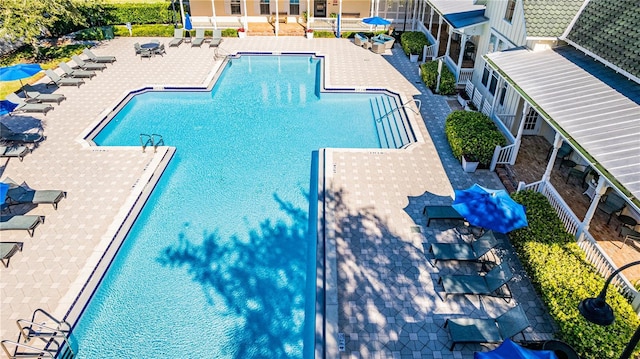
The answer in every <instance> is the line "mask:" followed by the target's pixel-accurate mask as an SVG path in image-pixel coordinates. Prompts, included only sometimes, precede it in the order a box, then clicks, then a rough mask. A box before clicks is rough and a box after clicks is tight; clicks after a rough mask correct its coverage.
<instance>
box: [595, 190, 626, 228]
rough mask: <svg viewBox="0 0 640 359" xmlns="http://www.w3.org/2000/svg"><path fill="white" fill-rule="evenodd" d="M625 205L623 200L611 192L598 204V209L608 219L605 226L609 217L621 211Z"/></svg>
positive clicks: (609, 220) (608, 220)
mask: <svg viewBox="0 0 640 359" xmlns="http://www.w3.org/2000/svg"><path fill="white" fill-rule="evenodd" d="M626 204H627V203H626V202H625V200H624V198H622V197H620V196H618V195H617V194H615V193H613V192H612V193H609V194H608V195H607V196H606V197H605V199H604V201H602V202H600V203H599V204H598V209H599V210H601V211H602V212H604V213H606V214H608V215H609V219H607V224H609V222H611V216H612V215H613V214H614V213H618V212H620V211H622V210H623V209H624V206H625V205H626Z"/></svg>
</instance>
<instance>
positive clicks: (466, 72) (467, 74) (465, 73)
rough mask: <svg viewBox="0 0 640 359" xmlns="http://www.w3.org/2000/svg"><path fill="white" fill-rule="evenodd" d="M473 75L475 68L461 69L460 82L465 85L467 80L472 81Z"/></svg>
mask: <svg viewBox="0 0 640 359" xmlns="http://www.w3.org/2000/svg"><path fill="white" fill-rule="evenodd" d="M472 77H473V69H460V76H458V84H459V85H465V83H466V82H467V81H469V82H471V78H472Z"/></svg>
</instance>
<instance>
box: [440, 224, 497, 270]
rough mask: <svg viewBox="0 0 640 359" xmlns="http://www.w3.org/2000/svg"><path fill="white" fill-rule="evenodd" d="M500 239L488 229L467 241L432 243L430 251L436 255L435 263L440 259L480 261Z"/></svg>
mask: <svg viewBox="0 0 640 359" xmlns="http://www.w3.org/2000/svg"><path fill="white" fill-rule="evenodd" d="M496 245H498V240H497V239H496V237H495V234H494V233H493V231H486V232H485V233H484V234H483V235H482V236H481V237H480V238H478V239H476V240H474V241H473V242H471V244H467V243H432V244H431V246H430V248H429V252H431V253H433V256H434V257H435V260H434V264H435V263H438V261H439V260H440V261H444V260H455V261H472V262H478V261H480V260H481V258H482V257H484V256H485V255H486V254H488V253H489V251H491V249H493V248H494V247H495V246H496Z"/></svg>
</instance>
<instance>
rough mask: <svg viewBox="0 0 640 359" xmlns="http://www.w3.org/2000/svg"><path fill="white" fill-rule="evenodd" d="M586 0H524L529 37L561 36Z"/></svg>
mask: <svg viewBox="0 0 640 359" xmlns="http://www.w3.org/2000/svg"><path fill="white" fill-rule="evenodd" d="M583 3H584V0H562V1H558V0H523V1H522V5H523V7H524V18H525V24H526V27H527V36H528V37H559V36H560V35H562V34H563V33H564V31H565V30H566V28H567V27H568V26H569V23H571V20H572V19H573V18H574V17H575V16H576V14H577V13H578V10H580V6H582V4H583Z"/></svg>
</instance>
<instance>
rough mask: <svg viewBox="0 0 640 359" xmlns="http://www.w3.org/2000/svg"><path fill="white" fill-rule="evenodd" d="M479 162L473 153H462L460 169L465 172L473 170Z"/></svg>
mask: <svg viewBox="0 0 640 359" xmlns="http://www.w3.org/2000/svg"><path fill="white" fill-rule="evenodd" d="M479 164H480V161H478V160H477V159H476V157H475V156H474V155H470V154H464V155H462V169H463V170H464V171H465V172H475V171H476V169H477V168H478V165H479Z"/></svg>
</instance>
